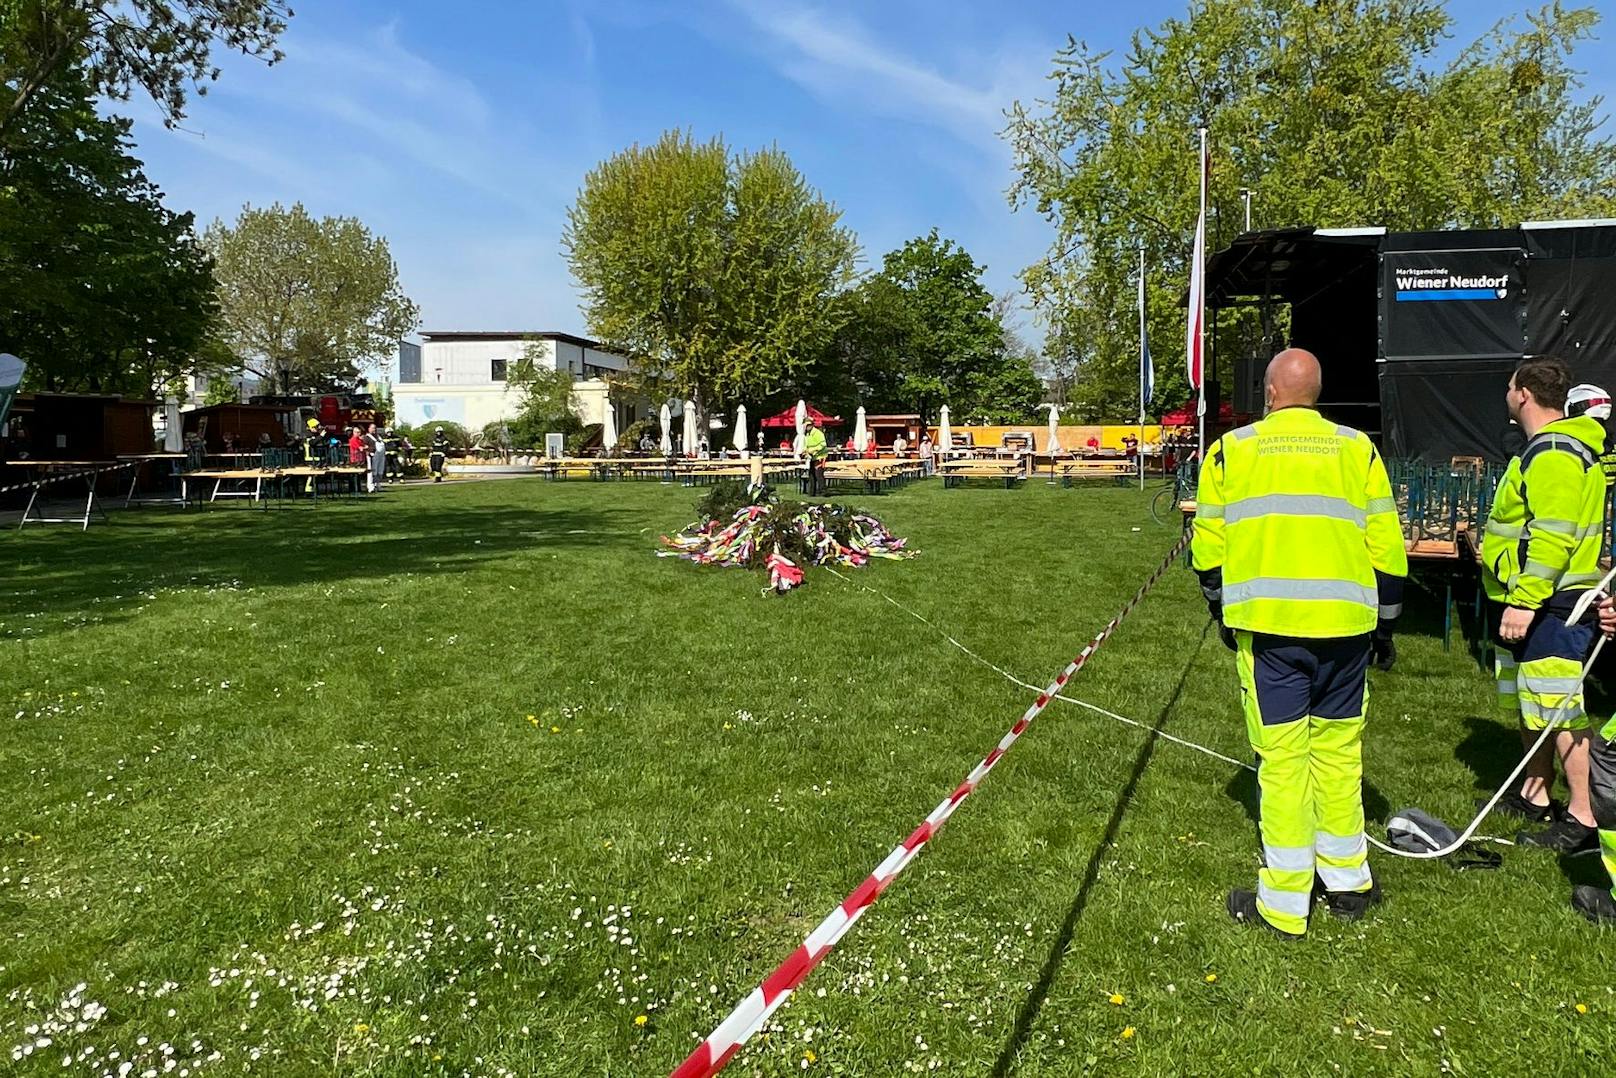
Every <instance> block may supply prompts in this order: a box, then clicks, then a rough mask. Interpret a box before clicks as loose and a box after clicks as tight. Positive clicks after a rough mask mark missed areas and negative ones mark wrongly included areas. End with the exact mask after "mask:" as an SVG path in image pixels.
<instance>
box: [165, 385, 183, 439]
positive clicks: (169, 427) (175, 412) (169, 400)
mask: <svg viewBox="0 0 1616 1078" xmlns="http://www.w3.org/2000/svg"><path fill="white" fill-rule="evenodd" d="M184 449H185V432H184V431H183V430H181V429H180V401H179V398H178V397H173V396H169V397H164V398H163V452H165V453H179V452H183V451H184Z"/></svg>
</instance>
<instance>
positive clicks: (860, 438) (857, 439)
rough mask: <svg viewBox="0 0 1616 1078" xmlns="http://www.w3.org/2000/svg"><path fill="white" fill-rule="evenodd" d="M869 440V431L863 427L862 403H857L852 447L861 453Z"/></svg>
mask: <svg viewBox="0 0 1616 1078" xmlns="http://www.w3.org/2000/svg"><path fill="white" fill-rule="evenodd" d="M869 440H870V435H869V432H868V431H867V430H865V429H864V405H862V404H861V405H859V410H858V418H857V419H855V420H854V421H853V448H854V449H857V450H858V451H859V452H860V453H862V452H864V447H865V446H866V445H868V444H869Z"/></svg>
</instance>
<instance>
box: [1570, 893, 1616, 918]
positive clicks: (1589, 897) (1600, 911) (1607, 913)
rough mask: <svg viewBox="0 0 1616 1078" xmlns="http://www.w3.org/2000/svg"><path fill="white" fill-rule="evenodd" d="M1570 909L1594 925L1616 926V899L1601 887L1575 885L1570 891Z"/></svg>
mask: <svg viewBox="0 0 1616 1078" xmlns="http://www.w3.org/2000/svg"><path fill="white" fill-rule="evenodd" d="M1571 908H1572V909H1574V910H1576V911H1577V912H1578V913H1580V914H1582V915H1583V916H1584V917H1586V918H1588V920H1590V921H1592V922H1593V923H1594V924H1596V925H1616V898H1613V897H1611V893H1610V892H1609V891H1607V890H1605V889H1604V888H1603V887H1595V886H1594V885H1593V884H1591V883H1579V884H1577V886H1576V887H1574V888H1572V890H1571Z"/></svg>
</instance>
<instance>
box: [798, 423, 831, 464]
mask: <svg viewBox="0 0 1616 1078" xmlns="http://www.w3.org/2000/svg"><path fill="white" fill-rule="evenodd" d="M802 451H803V453H804V454H805V455H806V456H808V457H809V458H811V459H813V460H819V459H821V458H823V457H826V456H828V455H829V454H830V450H829V449H828V448H826V446H825V432H824V431H822V430H820V429H819V428H818V427H809V428H808V433H807V434H804V435H803V436H802Z"/></svg>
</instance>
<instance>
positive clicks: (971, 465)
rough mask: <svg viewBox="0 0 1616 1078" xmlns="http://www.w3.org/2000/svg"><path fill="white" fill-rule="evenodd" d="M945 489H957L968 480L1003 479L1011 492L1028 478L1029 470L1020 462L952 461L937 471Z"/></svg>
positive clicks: (1006, 487) (1005, 487)
mask: <svg viewBox="0 0 1616 1078" xmlns="http://www.w3.org/2000/svg"><path fill="white" fill-rule="evenodd" d="M937 471H938V474H940V475H941V476H942V477H943V486H944V487H957V486H961V485H963V484H964V482H965V480H967V479H1002V480H1004V489H1006V490H1010V489H1012V488H1013V487H1014V486H1015V485H1016V484H1017V483H1020V482H1021V481H1023V480H1024V479H1026V478H1027V468H1026V465H1025V464H1023V463H1022V462H1021V461H1019V460H988V459H977V460H950V461H944V462H943V464H942V465H941V466H940V467H939V468H938V469H937Z"/></svg>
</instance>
